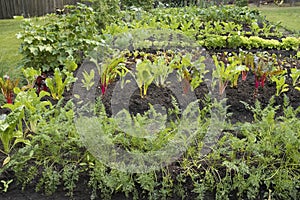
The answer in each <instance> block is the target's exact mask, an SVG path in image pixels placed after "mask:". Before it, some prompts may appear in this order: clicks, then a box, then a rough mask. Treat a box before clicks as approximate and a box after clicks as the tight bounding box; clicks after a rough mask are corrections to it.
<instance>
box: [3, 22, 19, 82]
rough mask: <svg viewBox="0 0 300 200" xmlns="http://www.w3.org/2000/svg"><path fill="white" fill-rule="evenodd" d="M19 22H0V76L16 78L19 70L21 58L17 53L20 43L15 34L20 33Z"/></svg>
mask: <svg viewBox="0 0 300 200" xmlns="http://www.w3.org/2000/svg"><path fill="white" fill-rule="evenodd" d="M21 23H22V21H21V20H16V19H9V20H0V75H1V76H2V75H3V74H8V75H10V76H12V77H17V76H18V75H19V74H20V70H18V69H17V66H18V65H19V62H20V60H21V58H22V56H21V54H20V53H19V47H20V44H21V41H19V40H18V39H17V38H16V34H17V33H18V32H19V31H21V27H20V25H21Z"/></svg>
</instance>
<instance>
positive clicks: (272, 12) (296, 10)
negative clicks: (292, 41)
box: [258, 5, 300, 34]
mask: <svg viewBox="0 0 300 200" xmlns="http://www.w3.org/2000/svg"><path fill="white" fill-rule="evenodd" d="M258 9H259V10H260V11H261V13H262V14H263V15H265V16H266V19H267V20H268V21H270V22H273V23H278V22H281V26H283V27H284V28H286V29H287V30H290V31H293V32H295V33H298V34H299V33H300V6H297V7H285V6H282V7H278V6H265V5H263V6H261V7H260V8H258Z"/></svg>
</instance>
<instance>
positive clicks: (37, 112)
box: [3, 88, 52, 134]
mask: <svg viewBox="0 0 300 200" xmlns="http://www.w3.org/2000/svg"><path fill="white" fill-rule="evenodd" d="M14 92H15V94H16V98H15V102H14V104H5V105H3V107H4V108H9V109H10V110H11V111H15V110H18V109H19V108H20V107H23V109H24V113H25V114H24V115H23V118H22V120H23V122H22V123H24V125H25V126H24V127H26V129H25V130H23V132H24V134H27V133H28V132H34V133H35V132H36V128H37V125H38V122H39V121H40V120H41V119H42V117H43V112H45V111H46V110H47V108H49V109H51V108H52V104H51V103H50V102H49V101H42V100H41V99H42V98H43V97H45V96H48V95H49V93H48V92H45V91H41V92H40V93H39V94H37V93H36V91H35V90H34V89H33V88H31V89H28V90H26V91H22V90H21V89H19V88H15V90H14Z"/></svg>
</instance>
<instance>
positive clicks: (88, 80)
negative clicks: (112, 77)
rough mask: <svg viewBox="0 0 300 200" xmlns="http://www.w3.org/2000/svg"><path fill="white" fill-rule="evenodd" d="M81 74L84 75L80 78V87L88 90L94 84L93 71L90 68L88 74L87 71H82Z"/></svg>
mask: <svg viewBox="0 0 300 200" xmlns="http://www.w3.org/2000/svg"><path fill="white" fill-rule="evenodd" d="M82 74H83V77H84V79H82V80H81V82H82V83H83V86H82V87H85V88H86V89H87V90H88V91H89V90H90V89H91V87H92V86H93V85H94V84H95V81H94V78H95V71H94V70H93V69H92V70H91V71H90V74H89V73H88V72H87V71H84V72H82Z"/></svg>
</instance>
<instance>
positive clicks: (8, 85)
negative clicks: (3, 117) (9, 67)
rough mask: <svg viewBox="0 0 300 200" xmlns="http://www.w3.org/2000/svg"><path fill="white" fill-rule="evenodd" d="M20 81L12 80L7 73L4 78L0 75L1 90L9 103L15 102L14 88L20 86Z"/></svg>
mask: <svg viewBox="0 0 300 200" xmlns="http://www.w3.org/2000/svg"><path fill="white" fill-rule="evenodd" d="M18 83H19V80H11V79H10V77H9V76H7V75H6V76H4V77H3V79H2V78H1V77H0V88H1V92H2V94H3V95H4V97H5V99H6V102H7V103H9V104H12V103H13V90H14V88H15V87H17V86H18Z"/></svg>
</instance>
